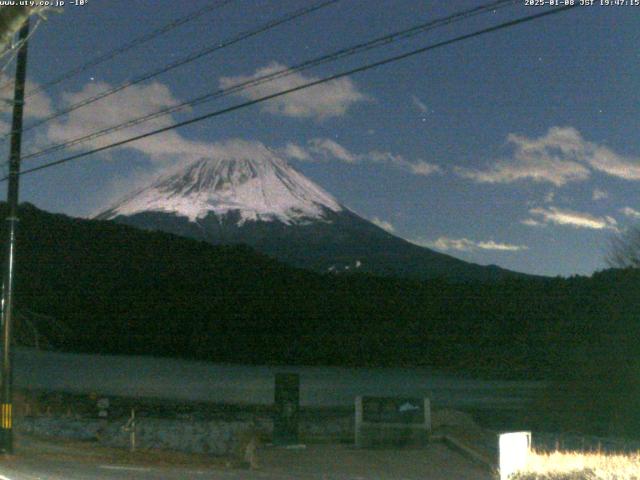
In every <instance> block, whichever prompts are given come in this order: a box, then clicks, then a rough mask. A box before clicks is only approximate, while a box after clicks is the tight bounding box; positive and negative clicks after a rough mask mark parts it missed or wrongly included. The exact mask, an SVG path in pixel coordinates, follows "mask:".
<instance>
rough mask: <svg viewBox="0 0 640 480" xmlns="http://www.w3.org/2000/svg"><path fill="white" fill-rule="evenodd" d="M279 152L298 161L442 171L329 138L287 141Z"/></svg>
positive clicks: (423, 172) (424, 172)
mask: <svg viewBox="0 0 640 480" xmlns="http://www.w3.org/2000/svg"><path fill="white" fill-rule="evenodd" d="M281 153H282V154H283V155H284V156H286V157H287V158H290V159H292V160H300V161H314V160H315V161H318V160H325V161H326V160H338V161H341V162H345V163H364V162H372V163H383V164H386V165H390V166H392V167H395V168H399V169H401V170H405V171H407V172H409V173H412V174H414V175H422V176H428V175H432V174H434V173H442V169H441V168H440V167H439V166H437V165H434V164H432V163H428V162H425V161H423V160H418V161H416V162H411V161H409V160H407V159H406V158H404V157H403V156H402V155H396V154H393V153H391V152H381V151H378V150H372V151H370V152H368V153H363V154H356V153H353V152H351V151H349V150H348V149H347V148H346V147H344V146H343V145H340V144H339V143H338V142H336V141H335V140H331V139H329V138H314V139H311V140H309V141H308V142H307V144H306V145H305V146H302V145H297V144H295V143H287V145H286V146H285V147H284V148H283V149H282V150H281Z"/></svg>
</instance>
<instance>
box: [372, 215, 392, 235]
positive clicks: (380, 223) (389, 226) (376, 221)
mask: <svg viewBox="0 0 640 480" xmlns="http://www.w3.org/2000/svg"><path fill="white" fill-rule="evenodd" d="M371 222H372V223H374V224H375V225H377V226H379V227H380V228H382V229H383V230H386V231H387V232H389V233H393V232H395V231H396V229H395V228H394V226H393V225H392V224H391V223H390V222H387V221H386V220H382V219H380V218H378V217H373V218H372V219H371Z"/></svg>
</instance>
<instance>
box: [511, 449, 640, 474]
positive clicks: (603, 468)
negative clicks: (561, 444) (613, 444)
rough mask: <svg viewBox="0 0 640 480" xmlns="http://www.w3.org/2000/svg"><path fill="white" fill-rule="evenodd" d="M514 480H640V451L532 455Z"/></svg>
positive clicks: (534, 453)
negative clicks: (627, 452)
mask: <svg viewBox="0 0 640 480" xmlns="http://www.w3.org/2000/svg"><path fill="white" fill-rule="evenodd" d="M527 463H528V464H527V468H526V470H525V471H522V472H520V473H518V474H517V475H514V476H512V477H511V478H513V479H514V480H543V479H548V480H583V479H584V480H640V452H637V453H633V454H618V455H616V454H606V453H598V452H592V453H583V452H553V453H538V452H532V453H531V455H530V457H529V460H528V462H527Z"/></svg>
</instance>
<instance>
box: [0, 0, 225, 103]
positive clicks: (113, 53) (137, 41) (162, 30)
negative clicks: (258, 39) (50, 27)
mask: <svg viewBox="0 0 640 480" xmlns="http://www.w3.org/2000/svg"><path fill="white" fill-rule="evenodd" d="M233 1H234V0H220V1H218V2H215V3H213V4H211V5H207V6H206V7H203V8H201V9H199V10H196V11H195V12H192V13H190V14H188V15H185V16H184V17H181V18H178V19H176V20H173V21H171V22H169V23H167V24H166V25H163V26H162V27H159V28H157V29H155V30H152V31H151V32H148V33H145V34H143V35H140V36H139V37H136V38H134V39H133V40H131V41H129V42H127V43H125V44H124V45H121V46H120V47H117V48H115V49H113V50H110V51H108V52H106V53H104V54H102V55H99V56H97V57H95V58H93V59H92V60H89V61H88V62H85V63H83V64H82V65H79V66H78V67H76V68H74V69H72V70H69V71H68V72H67V73H64V74H62V75H60V76H59V77H57V78H55V79H53V80H51V81H50V82H47V83H45V84H42V85H40V86H39V87H37V88H34V89H33V90H31V91H30V92H28V93H27V95H25V98H29V97H31V96H33V95H35V94H36V93H38V92H40V91H42V90H47V89H49V88H51V87H53V86H54V85H57V84H59V83H60V82H63V81H65V80H68V79H69V78H71V77H74V76H76V75H78V74H79V73H82V72H84V71H86V70H88V69H89V68H92V67H95V66H97V65H99V64H101V63H104V62H106V61H109V60H111V59H112V58H115V57H117V56H118V55H120V54H122V53H125V52H127V51H128V50H131V49H132V48H136V47H139V46H140V45H142V44H144V43H147V42H149V41H151V40H153V39H155V38H157V37H159V36H161V35H164V34H166V33H168V32H170V31H171V30H174V29H176V28H178V27H180V26H182V25H184V24H185V23H188V22H191V21H193V20H196V19H198V18H200V17H202V16H203V15H206V14H207V13H209V12H212V11H214V10H217V9H219V8H222V7H224V6H225V5H228V4H229V3H231V2H233ZM1 89H2V87H0V90H1Z"/></svg>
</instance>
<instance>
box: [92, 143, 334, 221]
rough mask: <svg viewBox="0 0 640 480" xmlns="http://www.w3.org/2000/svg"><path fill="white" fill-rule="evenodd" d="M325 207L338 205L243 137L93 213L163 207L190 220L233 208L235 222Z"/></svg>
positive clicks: (305, 215)
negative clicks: (242, 140) (240, 144)
mask: <svg viewBox="0 0 640 480" xmlns="http://www.w3.org/2000/svg"><path fill="white" fill-rule="evenodd" d="M233 145H237V141H236V143H234V144H233ZM326 210H330V211H334V212H338V211H340V210H342V207H341V206H340V204H339V203H338V202H337V201H336V200H335V199H334V198H333V197H332V196H331V195H330V194H329V193H327V192H325V191H324V190H323V189H322V188H320V187H319V186H318V185H316V184H315V183H313V182H312V181H311V180H309V179H308V178H306V177H305V176H303V175H302V174H300V173H298V172H297V171H296V170H295V169H293V168H292V167H291V166H289V165H288V164H287V162H286V161H285V160H283V159H282V158H281V157H279V156H278V155H277V154H276V153H275V152H274V151H272V150H270V149H268V148H267V147H265V146H264V145H262V144H260V143H251V142H245V143H244V145H243V148H221V149H218V150H216V151H215V152H214V154H213V155H212V157H210V158H202V159H200V160H197V161H195V162H193V163H191V164H189V165H188V166H187V167H185V168H183V169H180V170H178V171H175V170H174V171H173V172H171V173H168V174H165V175H162V176H160V177H159V178H158V179H157V180H155V181H154V182H153V183H152V184H151V185H149V186H147V187H144V188H142V189H140V190H138V191H136V192H134V193H133V194H130V195H128V196H127V197H125V198H124V199H122V200H121V201H119V202H117V203H116V204H115V205H114V206H112V207H111V208H109V209H108V210H106V211H105V212H103V213H101V214H99V215H98V216H97V217H98V218H103V219H111V218H115V217H117V216H120V215H123V216H131V215H135V214H137V213H142V212H166V213H173V214H175V215H179V216H184V217H187V218H188V219H189V220H190V221H192V222H194V221H197V220H198V219H200V218H204V217H205V216H207V215H208V214H209V213H210V212H213V213H215V214H216V215H225V214H227V213H230V212H238V213H239V214H240V221H239V223H240V224H242V223H244V222H246V221H248V220H253V221H255V220H266V221H269V220H279V221H281V222H283V223H286V224H291V223H304V222H305V221H306V220H309V219H320V220H321V219H323V217H324V215H325V213H326Z"/></svg>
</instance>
